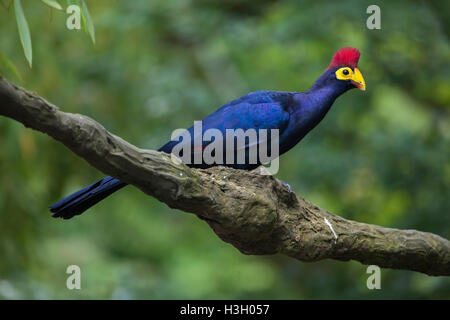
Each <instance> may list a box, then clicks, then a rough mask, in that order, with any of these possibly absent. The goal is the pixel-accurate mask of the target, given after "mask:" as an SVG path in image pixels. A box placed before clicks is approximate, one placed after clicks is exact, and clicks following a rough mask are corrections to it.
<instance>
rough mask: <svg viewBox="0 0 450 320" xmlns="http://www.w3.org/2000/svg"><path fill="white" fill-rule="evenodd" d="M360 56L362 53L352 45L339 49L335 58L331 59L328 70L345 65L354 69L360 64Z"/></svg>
mask: <svg viewBox="0 0 450 320" xmlns="http://www.w3.org/2000/svg"><path fill="white" fill-rule="evenodd" d="M359 56H360V53H359V50H358V49H355V48H350V47H346V48H342V49H339V50H338V51H336V53H335V54H334V56H333V59H331V63H330V65H329V66H328V68H327V70H329V69H332V68H336V67H343V66H348V67H350V68H352V69H354V68H356V66H357V65H358V60H359Z"/></svg>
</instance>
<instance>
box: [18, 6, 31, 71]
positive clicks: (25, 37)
mask: <svg viewBox="0 0 450 320" xmlns="http://www.w3.org/2000/svg"><path fill="white" fill-rule="evenodd" d="M14 10H15V12H16V20H17V27H18V28H19V36H20V41H21V42H22V47H23V51H24V53H25V58H26V59H27V61H28V63H29V64H30V68H31V63H32V59H33V52H32V49H31V38H30V30H29V29H28V23H27V19H26V18H25V14H24V13H23V9H22V3H21V2H20V0H14Z"/></svg>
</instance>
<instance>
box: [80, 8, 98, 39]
mask: <svg viewBox="0 0 450 320" xmlns="http://www.w3.org/2000/svg"><path fill="white" fill-rule="evenodd" d="M80 3H81V9H82V12H83V19H84V22H85V23H86V25H85V27H86V28H87V31H88V33H89V35H90V36H91V39H92V42H93V43H95V29H94V23H93V22H92V19H91V15H90V14H89V11H88V8H87V6H86V3H85V2H84V0H80Z"/></svg>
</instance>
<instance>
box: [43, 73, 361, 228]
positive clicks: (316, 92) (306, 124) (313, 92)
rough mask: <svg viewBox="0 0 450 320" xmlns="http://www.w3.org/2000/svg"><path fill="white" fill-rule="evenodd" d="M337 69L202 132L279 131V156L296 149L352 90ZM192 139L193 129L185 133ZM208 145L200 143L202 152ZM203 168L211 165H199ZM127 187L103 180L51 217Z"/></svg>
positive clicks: (210, 121) (223, 117)
mask: <svg viewBox="0 0 450 320" xmlns="http://www.w3.org/2000/svg"><path fill="white" fill-rule="evenodd" d="M337 69H338V67H335V68H331V69H330V68H329V69H327V70H326V71H325V73H324V74H323V75H322V76H321V77H320V78H319V79H317V81H316V82H315V84H314V85H313V87H312V88H311V89H310V90H308V91H306V92H282V91H258V92H252V93H249V94H247V95H245V96H243V97H241V98H238V99H236V100H233V101H231V102H229V103H227V104H225V105H224V106H222V107H221V108H219V109H218V110H217V111H215V112H214V113H212V114H211V115H209V116H207V117H206V118H205V119H203V120H202V129H203V132H205V131H206V130H208V129H212V128H214V129H218V130H220V132H222V134H223V135H225V131H226V129H238V128H240V129H243V130H247V129H256V130H258V129H268V130H270V129H279V149H280V150H279V152H280V155H281V154H283V153H285V152H286V151H288V150H289V149H291V148H292V147H293V146H295V145H296V144H297V143H298V142H299V141H300V140H301V139H302V138H303V137H304V136H305V135H306V134H307V133H308V132H309V131H310V130H311V129H313V128H314V127H315V126H316V125H317V124H318V123H319V122H320V121H321V120H322V119H323V117H324V116H325V115H326V113H327V112H328V110H329V109H330V107H331V105H332V104H333V102H334V101H335V99H336V98H337V97H339V96H340V95H341V94H342V93H344V92H345V91H347V90H349V89H351V88H354V85H353V84H352V82H351V81H350V80H349V81H341V80H338V79H337V78H336V75H335V72H336V71H337ZM187 130H188V131H189V133H190V135H191V137H192V139H194V138H195V136H194V129H193V127H190V128H189V129H187ZM177 143H178V142H177V141H170V142H168V143H167V144H165V145H164V146H162V147H161V148H160V149H159V151H162V152H166V153H171V152H172V149H173V148H174V146H175V145H176V144H177ZM207 143H208V142H203V146H202V147H203V148H204V147H205V146H206V145H207ZM258 165H259V163H258V164H240V165H235V164H233V165H229V166H231V167H234V168H236V169H247V170H249V169H253V168H255V167H257V166H258ZM191 166H194V167H200V168H205V167H209V166H211V165H207V164H204V163H202V164H198V165H191ZM125 185H126V184H125V183H123V182H121V181H119V180H117V179H115V178H112V177H106V178H104V179H103V180H100V181H98V182H96V183H94V184H92V185H90V186H88V187H85V188H84V189H82V190H80V191H78V192H76V193H74V194H72V195H70V196H68V197H66V198H64V199H63V200H61V201H59V202H57V203H55V204H54V205H52V206H51V207H50V209H51V211H52V212H53V213H54V214H53V216H54V217H62V218H65V219H69V218H71V217H73V216H74V215H78V214H81V213H83V212H84V211H85V210H87V209H88V208H90V207H91V206H93V205H95V204H96V203H97V202H99V201H101V200H102V199H104V198H105V197H107V196H109V195H110V194H111V193H113V192H115V191H117V190H119V189H120V188H122V187H124V186H125Z"/></svg>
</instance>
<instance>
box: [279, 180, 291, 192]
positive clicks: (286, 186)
mask: <svg viewBox="0 0 450 320" xmlns="http://www.w3.org/2000/svg"><path fill="white" fill-rule="evenodd" d="M278 180H279V179H278ZM280 182H281V184H282V185H283V186H284V187H285V188H286V189H288V192H289V193H291V192H292V188H291V186H290V185H289V183H287V182H284V181H283V180H280Z"/></svg>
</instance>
